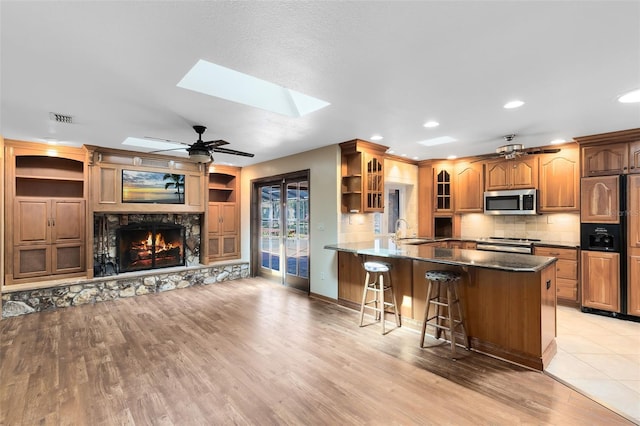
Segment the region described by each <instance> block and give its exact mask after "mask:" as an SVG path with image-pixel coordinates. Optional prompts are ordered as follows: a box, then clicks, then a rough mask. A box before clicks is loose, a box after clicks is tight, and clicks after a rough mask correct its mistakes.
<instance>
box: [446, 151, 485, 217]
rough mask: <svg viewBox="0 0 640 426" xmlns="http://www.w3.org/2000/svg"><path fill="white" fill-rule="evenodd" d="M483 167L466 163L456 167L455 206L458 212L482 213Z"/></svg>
mask: <svg viewBox="0 0 640 426" xmlns="http://www.w3.org/2000/svg"><path fill="white" fill-rule="evenodd" d="M483 190H484V183H483V181H482V166H481V165H478V164H477V163H476V164H472V163H464V164H459V165H457V166H456V177H455V191H454V194H453V195H454V200H455V202H454V205H455V209H456V211H457V212H482V210H483V203H484V199H483Z"/></svg>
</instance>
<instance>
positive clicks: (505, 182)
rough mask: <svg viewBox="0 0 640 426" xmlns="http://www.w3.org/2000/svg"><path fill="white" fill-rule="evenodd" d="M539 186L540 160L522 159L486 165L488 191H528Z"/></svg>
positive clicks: (534, 158) (486, 186) (532, 158)
mask: <svg viewBox="0 0 640 426" xmlns="http://www.w3.org/2000/svg"><path fill="white" fill-rule="evenodd" d="M537 186H538V159H537V158H536V157H533V156H530V157H526V156H525V157H520V158H516V159H513V160H499V161H491V162H488V163H486V174H485V188H486V190H487V191H497V190H502V189H528V188H536V187H537Z"/></svg>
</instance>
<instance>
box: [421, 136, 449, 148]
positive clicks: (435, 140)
mask: <svg viewBox="0 0 640 426" xmlns="http://www.w3.org/2000/svg"><path fill="white" fill-rule="evenodd" d="M455 141H457V139H455V138H452V137H451V136H440V137H438V138H433V139H426V140H424V141H419V142H418V143H419V144H420V145H424V146H435V145H443V144H445V143H451V142H455Z"/></svg>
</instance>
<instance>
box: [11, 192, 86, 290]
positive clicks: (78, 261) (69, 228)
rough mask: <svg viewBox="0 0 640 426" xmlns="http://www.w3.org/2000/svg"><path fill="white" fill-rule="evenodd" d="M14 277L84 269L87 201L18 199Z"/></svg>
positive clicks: (72, 271)
mask: <svg viewBox="0 0 640 426" xmlns="http://www.w3.org/2000/svg"><path fill="white" fill-rule="evenodd" d="M14 206H15V213H14V218H15V228H14V232H13V237H14V248H13V250H14V259H13V260H14V263H13V278H16V279H20V278H33V277H40V276H46V275H56V274H69V273H76V272H82V271H84V270H85V267H84V266H85V261H84V257H85V256H84V245H85V238H84V225H85V219H84V218H85V202H84V200H74V199H69V200H44V199H41V198H35V197H34V198H31V197H19V198H17V199H16V200H15V204H14Z"/></svg>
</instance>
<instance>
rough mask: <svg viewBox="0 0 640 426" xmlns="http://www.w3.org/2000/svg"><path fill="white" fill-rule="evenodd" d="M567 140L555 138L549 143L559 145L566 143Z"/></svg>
mask: <svg viewBox="0 0 640 426" xmlns="http://www.w3.org/2000/svg"><path fill="white" fill-rule="evenodd" d="M565 142H566V140H564V139H554V140H552V141H551V142H549V143H550V144H551V145H559V144H561V143H565Z"/></svg>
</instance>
